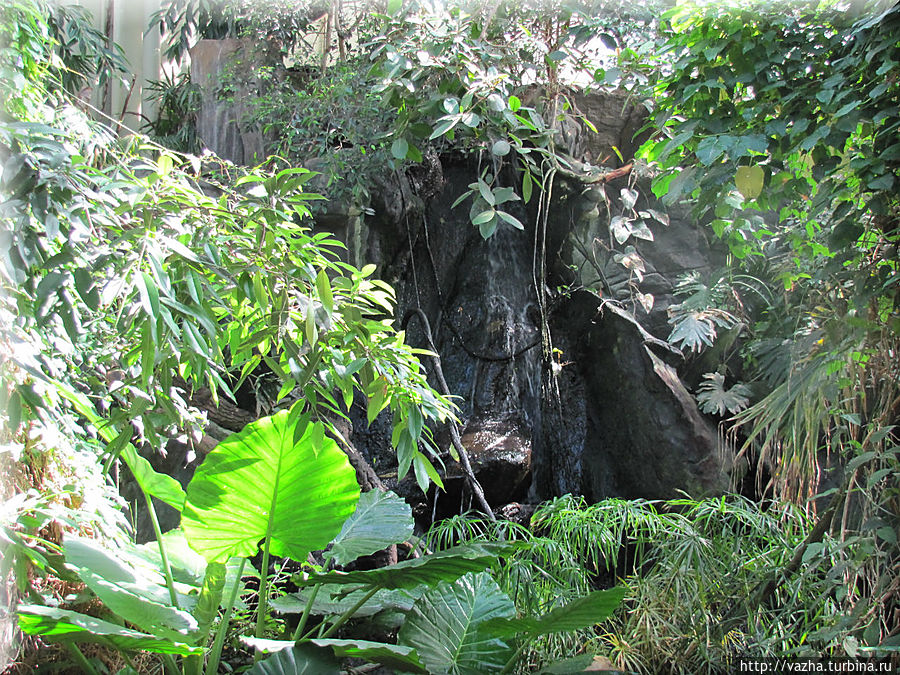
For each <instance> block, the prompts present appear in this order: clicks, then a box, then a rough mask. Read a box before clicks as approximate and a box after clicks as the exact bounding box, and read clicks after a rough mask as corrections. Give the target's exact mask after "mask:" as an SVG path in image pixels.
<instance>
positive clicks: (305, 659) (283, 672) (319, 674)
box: [247, 643, 341, 675]
mask: <svg viewBox="0 0 900 675" xmlns="http://www.w3.org/2000/svg"><path fill="white" fill-rule="evenodd" d="M340 672H341V669H340V668H339V667H338V662H337V659H336V658H335V657H334V654H333V653H332V652H331V650H330V649H324V648H322V647H315V646H313V645H311V644H308V643H307V644H300V645H295V644H293V643H291V646H290V647H288V648H287V649H282V650H281V651H277V652H275V653H274V654H273V655H272V656H270V657H269V658H267V659H266V660H264V661H260V662H259V663H257V664H256V665H255V666H253V667H252V668H251V669H250V670H248V671H247V675H340Z"/></svg>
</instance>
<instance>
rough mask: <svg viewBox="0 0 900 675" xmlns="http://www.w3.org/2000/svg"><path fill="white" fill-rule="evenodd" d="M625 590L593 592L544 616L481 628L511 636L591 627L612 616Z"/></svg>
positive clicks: (611, 589) (620, 587)
mask: <svg viewBox="0 0 900 675" xmlns="http://www.w3.org/2000/svg"><path fill="white" fill-rule="evenodd" d="M625 592H626V588H625V587H624V586H617V587H616V588H610V589H607V590H605V591H594V592H593V593H590V594H588V595H585V596H584V597H581V598H577V599H575V600H572V601H571V602H570V603H569V604H567V605H566V606H564V607H558V608H556V609H554V610H552V611H550V612H548V613H546V614H544V615H543V616H539V617H522V618H518V619H494V620H492V621H491V622H490V623H488V624H486V625H485V626H484V628H485V630H490V631H492V632H493V633H494V634H495V635H498V636H504V637H505V636H509V637H512V636H513V635H516V634H518V633H525V634H526V635H527V636H528V637H529V638H536V637H539V636H541V635H551V634H553V633H567V632H570V631H574V630H580V629H582V628H590V627H591V626H593V625H594V624H597V623H600V622H601V621H605V620H606V619H608V618H609V617H610V616H611V615H612V613H613V612H614V611H615V610H616V608H617V607H618V606H619V604H621V602H622V598H624V597H625Z"/></svg>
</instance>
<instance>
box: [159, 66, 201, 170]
mask: <svg viewBox="0 0 900 675" xmlns="http://www.w3.org/2000/svg"><path fill="white" fill-rule="evenodd" d="M146 89H147V97H148V98H149V99H150V100H151V101H156V106H157V113H156V119H155V120H152V121H150V122H148V123H147V124H146V129H147V133H148V134H149V136H150V137H151V138H152V139H153V140H154V141H156V142H157V143H159V144H161V145H164V146H166V147H167V148H171V149H172V150H176V151H178V152H193V153H196V152H199V151H200V149H201V148H200V139H199V138H197V128H196V120H197V113H198V112H199V110H200V105H201V90H200V87H199V85H197V84H196V83H193V82H191V80H190V76H189V75H188V74H187V73H182V74H181V75H178V76H174V75H170V74H169V73H166V74H165V76H164V77H163V79H162V80H153V81H150V82H148V83H147V86H146Z"/></svg>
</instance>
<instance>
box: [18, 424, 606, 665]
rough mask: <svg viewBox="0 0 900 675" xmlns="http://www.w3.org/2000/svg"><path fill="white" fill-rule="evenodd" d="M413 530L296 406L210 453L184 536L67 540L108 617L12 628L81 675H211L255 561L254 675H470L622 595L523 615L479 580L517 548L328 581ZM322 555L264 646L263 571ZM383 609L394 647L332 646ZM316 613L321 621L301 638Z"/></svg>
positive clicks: (51, 618)
mask: <svg viewBox="0 0 900 675" xmlns="http://www.w3.org/2000/svg"><path fill="white" fill-rule="evenodd" d="M412 526H413V521H412V515H411V512H410V509H409V506H408V505H407V504H406V503H405V502H404V501H403V500H402V499H400V498H399V497H397V496H396V495H393V494H391V493H383V492H379V491H373V492H369V493H366V494H364V495H362V497H360V490H359V486H358V485H357V483H356V475H355V471H354V470H353V468H352V467H351V466H350V464H349V461H348V460H347V457H346V455H345V454H344V453H343V452H342V451H341V450H340V449H339V448H338V446H337V444H336V443H335V442H334V441H332V440H331V439H330V438H328V437H327V436H326V435H325V430H324V428H323V426H322V425H321V423H319V422H312V421H311V420H310V419H309V417H308V416H307V415H306V414H301V411H300V408H299V406H295V407H294V408H292V409H291V410H290V411H287V410H285V411H282V412H279V413H278V414H276V415H274V416H271V417H265V418H262V419H260V420H258V421H256V422H253V423H251V424H249V425H247V426H246V427H245V428H244V430H243V431H241V432H240V433H237V434H234V435H233V436H231V437H229V438H228V439H226V440H225V441H222V442H221V443H220V444H219V445H218V446H217V447H216V448H215V449H214V450H213V451H212V452H210V453H209V455H207V457H206V459H205V460H204V461H203V463H202V464H201V465H200V467H199V468H198V469H197V471H196V473H195V475H194V478H193V479H192V480H191V482H190V484H189V485H188V487H187V490H186V496H185V501H184V505H183V509H182V526H181V528H180V529H178V530H173V531H171V532H168V533H166V534H165V535H163V536H161V537H160V541H159V542H156V543H155V544H154V545H153V546H150V545H145V546H135V545H126V546H123V547H122V548H120V549H118V550H107V549H104V548H103V547H101V546H100V545H99V544H98V543H97V542H95V541H92V540H87V539H83V538H78V537H68V538H67V539H66V541H65V543H64V547H63V552H64V556H65V560H66V567H67V569H68V570H69V572H71V573H73V574H74V575H76V576H77V577H78V578H79V579H80V580H81V581H83V582H84V583H85V585H86V586H87V587H88V588H89V589H90V590H91V591H92V592H93V593H94V594H95V595H96V596H97V597H98V598H99V599H100V600H101V601H102V602H103V604H104V606H105V607H106V609H107V610H108V611H109V612H110V614H111V615H112V616H111V617H109V618H108V620H107V619H100V618H96V617H93V616H88V615H85V614H79V613H77V612H73V611H69V610H63V609H59V608H55V607H44V606H38V605H23V606H20V607H19V625H20V627H21V628H22V630H23V631H24V632H26V633H29V634H32V635H40V636H42V637H44V638H45V639H47V640H50V641H57V642H61V643H64V644H66V645H67V646H68V647H69V648H70V649H71V651H72V654H73V656H74V658H75V659H76V660H77V661H78V663H79V665H80V666H81V668H82V670H83V671H84V672H86V673H89V674H94V673H96V672H97V671H96V669H95V668H94V666H93V664H92V663H91V662H90V661H89V660H88V659H87V658H86V657H85V656H84V654H83V653H82V652H81V651H80V649H79V648H78V646H77V645H78V644H79V643H85V642H94V643H100V644H102V645H105V646H106V647H108V648H113V649H117V650H119V651H121V652H122V653H123V655H124V656H125V658H126V660H129V658H130V657H129V654H130V652H132V651H135V650H144V651H150V652H155V653H158V654H159V655H160V657H161V658H162V660H163V663H164V665H165V668H166V671H167V672H168V673H170V674H171V675H177V674H179V673H182V674H183V675H200V674H201V673H204V672H205V673H206V675H213V674H214V673H217V672H218V669H219V661H220V658H221V653H222V648H223V646H224V643H225V637H226V634H227V632H228V628H229V624H230V620H231V614H232V611H233V608H234V607H235V605H236V603H237V602H239V597H240V594H241V591H242V588H243V587H242V581H241V578H242V576H243V574H244V567H245V564H246V561H247V559H248V558H250V557H252V556H255V555H256V554H257V553H258V552H261V557H262V561H261V566H260V571H261V573H260V575H259V603H258V607H257V610H256V629H255V635H254V636H252V637H251V636H245V637H243V638H242V640H243V642H244V643H245V644H247V645H248V646H250V647H251V648H253V649H254V650H255V651H256V656H257V659H259V658H260V657H261V656H262V655H263V654H264V653H270V652H271V653H273V654H272V655H271V656H269V657H268V658H266V659H265V660H262V661H260V662H259V663H257V664H256V665H255V666H254V667H253V668H252V669H251V671H250V672H252V673H254V674H256V675H266V674H267V673H283V674H288V673H291V674H293V673H313V672H315V673H329V672H338V661H337V659H339V658H343V657H356V658H363V659H366V660H367V661H370V662H375V663H381V664H383V665H385V666H387V667H389V668H393V669H395V670H397V671H400V672H412V673H460V674H465V673H478V672H501V671H502V672H509V670H511V668H512V667H513V666H514V665H515V663H516V660H517V658H518V655H519V654H520V653H521V649H522V646H524V644H525V643H526V642H527V640H528V639H530V638H531V637H534V636H536V635H539V634H542V632H547V631H549V632H553V631H554V630H556V629H557V628H556V627H557V626H560V627H562V628H560V629H562V630H570V629H571V626H572V625H574V624H578V626H589V625H592V624H593V623H596V622H597V621H600V620H602V619H604V618H606V616H608V615H609V613H611V611H612V609H613V608H614V607H615V606H616V605H617V604H618V602H619V600H620V598H621V593H620V592H619V589H612V590H611V591H599V592H597V593H595V594H592V595H590V596H587V597H586V598H582V599H581V600H579V601H576V602H575V603H571V604H570V605H569V606H566V607H563V608H562V609H560V610H554V613H553V617H552V620H551V621H547V620H544V619H535V618H528V617H524V618H523V617H519V618H517V617H516V616H515V610H514V607H513V605H512V603H511V602H510V601H509V599H508V598H507V597H506V596H505V595H504V594H503V593H502V591H500V589H499V588H498V587H497V584H496V583H495V582H494V581H493V579H492V578H491V577H490V576H489V575H488V574H486V573H485V570H486V569H487V568H489V567H491V566H492V565H494V564H495V563H496V562H497V560H498V559H499V558H500V557H501V556H505V555H509V554H510V553H512V552H513V550H514V549H515V547H516V544H513V543H508V542H477V543H472V544H469V545H466V546H458V547H455V548H452V549H448V550H446V551H441V552H438V553H434V554H431V555H426V556H423V557H419V558H412V559H409V560H404V561H402V562H399V563H396V564H394V565H391V566H389V567H384V568H380V569H374V570H366V571H353V572H342V571H339V570H336V569H333V568H334V566H336V565H346V564H347V563H349V562H352V561H354V560H356V559H357V558H359V557H360V556H364V555H369V554H372V553H374V552H376V551H379V550H382V549H384V548H385V547H387V546H390V545H391V544H394V543H398V542H402V541H405V540H407V539H408V538H409V537H410V536H411V534H412ZM329 544H330V546H329ZM155 546H158V548H155ZM326 547H328V549H327V552H326V554H325V556H326V567H325V568H324V569H323V570H322V571H320V572H315V573H312V574H303V575H297V576H296V577H295V579H294V581H295V583H296V584H297V586H298V587H300V592H299V593H297V594H295V595H289V596H285V597H282V598H279V599H277V600H276V601H275V602H274V607H273V608H271V609H274V610H276V611H280V612H283V613H287V614H290V613H296V614H300V615H301V616H300V619H299V621H298V625H297V628H296V630H295V632H294V635H293V636H292V638H291V639H290V640H270V639H265V636H264V627H265V620H266V617H267V615H268V613H269V611H270V607H269V603H268V601H269V596H270V594H271V590H270V588H269V587H268V579H267V574H266V571H267V570H268V567H269V560H270V558H271V557H272V556H279V557H285V558H291V559H293V560H296V561H301V562H302V561H305V560H306V558H307V556H308V554H309V553H310V552H311V551H315V550H322V549H325V548H326ZM576 605H577V606H576ZM570 608H571V609H570ZM220 610H222V615H221V618H220V619H219V621H218V629H217V631H216V635H215V638H214V640H213V641H212V645H211V646H210V645H209V643H210V637H211V635H210V633H211V631H212V627H213V626H214V625H215V624H216V618H217V617H219V612H220ZM382 612H394V613H395V614H396V613H398V612H399V613H400V614H401V615H403V617H404V621H405V624H406V625H404V627H403V630H401V631H400V636H399V638H400V639H399V642H400V644H397V645H393V644H386V643H380V642H371V641H367V640H354V639H339V638H335V637H333V636H334V635H335V633H336V632H337V630H338V629H339V628H341V627H342V626H344V625H345V624H346V622H347V621H348V620H349V619H351V618H353V617H366V616H373V615H374V614H377V613H382ZM311 616H316V617H321V621H318V622H316V624H315V625H314V626H313V627H312V628H310V629H309V630H307V624H308V623H309V619H310V617H311ZM563 619H567V620H563ZM573 622H574V624H573ZM126 623H127V624H128V625H129V626H133V628H131V627H125V624H126ZM517 635H518V636H519V637H522V638H524V640H523V641H522V646H520V648H519V649H518V650H517V649H515V648H514V646H513V644H512V642H511V641H510V638H512V637H515V636H517ZM176 657H181V661H180V662H179V661H178V660H176ZM129 662H130V661H129ZM120 672H121V673H122V674H123V675H125V674H126V673H131V672H133V667H132V666H131V665H129V667H128V668H126V669H123V670H122V671H120Z"/></svg>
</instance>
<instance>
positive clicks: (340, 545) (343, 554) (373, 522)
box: [328, 490, 414, 565]
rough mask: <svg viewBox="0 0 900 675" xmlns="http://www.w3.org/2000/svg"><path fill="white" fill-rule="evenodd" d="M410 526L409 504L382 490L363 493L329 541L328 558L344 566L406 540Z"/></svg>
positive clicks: (412, 523) (411, 525)
mask: <svg viewBox="0 0 900 675" xmlns="http://www.w3.org/2000/svg"><path fill="white" fill-rule="evenodd" d="M413 525H414V522H413V518H412V514H411V512H410V509H409V505H407V503H406V502H405V501H404V500H403V499H402V498H400V497H398V496H397V495H396V494H394V493H393V492H385V491H382V490H370V491H369V492H364V493H363V494H362V495H360V497H359V502H358V503H357V505H356V510H355V511H354V512H353V514H352V515H351V516H350V517H349V518H347V519H346V520H345V521H344V525H343V527H341V531H340V532H339V533H338V535H337V536H336V537H335V538H334V539H333V540H332V542H331V549H330V550H329V552H328V557H329V559H331V560H333V561H334V563H335V564H336V565H346V564H347V563H349V562H352V561H354V560H356V559H357V558H360V557H362V556H366V555H371V554H373V553H376V552H378V551H380V550H382V549H383V548H386V547H387V546H389V545H390V544H394V543H397V542H402V541H406V540H407V539H409V538H410V537H411V536H412V533H413Z"/></svg>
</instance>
